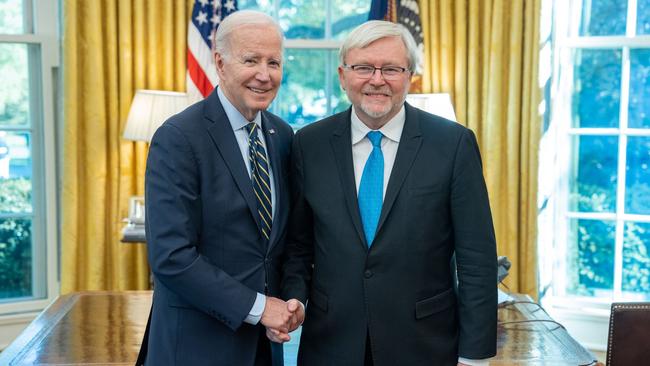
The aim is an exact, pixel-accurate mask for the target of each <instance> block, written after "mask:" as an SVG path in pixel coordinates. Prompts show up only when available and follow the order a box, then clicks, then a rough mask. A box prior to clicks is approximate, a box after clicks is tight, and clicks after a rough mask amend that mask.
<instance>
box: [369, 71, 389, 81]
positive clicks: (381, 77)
mask: <svg viewBox="0 0 650 366" xmlns="http://www.w3.org/2000/svg"><path fill="white" fill-rule="evenodd" d="M369 82H370V84H372V85H382V84H385V83H386V80H385V79H384V75H383V74H382V73H381V69H375V72H373V73H372V75H371V76H370V80H369Z"/></svg>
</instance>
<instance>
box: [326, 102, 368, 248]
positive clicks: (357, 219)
mask: <svg viewBox="0 0 650 366" xmlns="http://www.w3.org/2000/svg"><path fill="white" fill-rule="evenodd" d="M351 111H352V109H348V112H347V113H343V114H341V117H340V118H339V120H338V121H337V123H338V126H337V128H336V129H335V130H334V134H333V135H332V137H331V140H330V142H331V144H332V150H333V152H334V158H335V159H334V160H335V161H336V166H337V168H338V172H339V178H340V179H341V186H342V187H343V195H344V196H345V201H346V203H347V206H348V211H350V217H351V218H352V223H353V225H354V228H355V229H356V231H357V235H359V240H361V243H362V244H363V245H364V247H365V248H367V247H368V246H367V243H366V236H365V234H364V233H363V226H362V225H361V216H360V214H359V203H358V200H357V185H356V183H355V181H354V163H353V162H352V135H351V132H350V113H351Z"/></svg>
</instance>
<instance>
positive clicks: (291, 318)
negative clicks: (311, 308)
mask: <svg viewBox="0 0 650 366" xmlns="http://www.w3.org/2000/svg"><path fill="white" fill-rule="evenodd" d="M266 303H267V307H265V308H264V313H262V319H261V320H260V322H261V323H262V324H263V325H264V326H266V336H267V337H268V339H270V340H271V341H272V342H276V343H284V342H288V341H289V340H291V336H289V332H293V331H294V330H296V328H298V327H299V326H300V325H301V324H302V322H303V321H304V320H305V307H304V306H303V305H302V304H301V303H300V301H298V300H296V299H291V300H289V301H287V302H286V303H285V302H283V301H282V300H280V299H277V298H274V297H267V299H266ZM269 304H271V307H270V308H269V307H268V306H269ZM279 304H284V307H285V308H284V310H285V311H286V313H285V312H284V311H282V309H278V308H277V307H278V306H279ZM267 308H268V309H269V312H268V315H269V318H271V319H280V320H283V319H287V321H286V322H284V324H281V325H280V326H279V327H278V326H272V325H270V324H271V323H273V321H267V322H265V319H264V317H265V315H267ZM274 314H279V315H277V316H272V315H274ZM286 314H288V317H286ZM267 323H269V324H267ZM276 324H277V323H276Z"/></svg>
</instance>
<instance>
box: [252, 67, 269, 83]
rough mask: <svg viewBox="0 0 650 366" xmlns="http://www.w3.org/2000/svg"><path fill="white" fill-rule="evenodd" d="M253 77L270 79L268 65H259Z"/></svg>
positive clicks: (262, 79)
mask: <svg viewBox="0 0 650 366" xmlns="http://www.w3.org/2000/svg"><path fill="white" fill-rule="evenodd" d="M255 78H256V79H257V80H259V81H269V80H271V72H270V70H269V67H268V66H267V65H264V64H262V65H260V66H259V67H258V70H257V73H256V74H255Z"/></svg>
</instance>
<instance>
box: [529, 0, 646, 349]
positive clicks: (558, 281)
mask: <svg viewBox="0 0 650 366" xmlns="http://www.w3.org/2000/svg"><path fill="white" fill-rule="evenodd" d="M570 3H571V4H572V5H574V6H570V5H569V2H567V3H564V1H555V4H554V6H555V7H558V6H566V7H567V8H569V9H571V11H567V12H558V11H555V10H554V12H553V13H554V20H555V25H556V27H554V28H555V30H556V31H555V34H554V39H553V43H554V44H555V45H554V53H555V56H554V57H553V63H552V69H553V75H562V79H561V80H558V79H556V78H554V79H553V81H552V84H551V97H550V103H551V104H552V106H553V108H551V111H552V112H551V118H550V120H551V123H550V126H549V129H548V130H547V132H546V134H545V135H544V136H543V137H542V140H541V143H540V206H542V204H541V202H543V201H545V203H544V204H543V205H544V206H545V208H544V209H542V210H540V216H539V220H538V223H539V236H538V243H539V253H540V254H539V258H540V267H539V268H540V278H541V279H542V281H541V285H542V286H544V285H545V282H546V283H548V281H551V282H552V287H553V288H554V289H555V291H557V292H555V293H551V294H547V295H546V296H544V297H543V298H542V303H543V305H544V307H545V308H547V309H548V310H549V313H551V315H552V316H553V317H554V318H556V319H557V320H559V321H560V322H561V323H562V324H564V325H565V326H566V327H567V329H569V331H570V332H571V333H572V334H573V335H574V336H575V337H576V338H578V340H579V341H580V342H581V343H583V344H584V345H586V346H587V347H589V348H591V349H594V350H600V351H603V350H605V349H606V345H607V329H608V319H609V309H610V305H611V302H614V301H623V300H630V299H626V298H625V296H624V295H623V293H622V290H621V287H622V272H623V271H622V269H623V239H624V229H625V222H626V221H635V222H644V223H650V215H632V214H626V213H625V212H624V209H625V189H626V186H625V179H626V170H625V168H626V164H625V162H626V153H627V140H628V137H629V136H648V137H650V128H645V129H642V128H629V127H628V98H629V88H630V49H636V48H650V35H643V36H637V35H636V10H637V1H636V0H628V7H627V18H626V19H627V25H626V35H625V36H597V37H596V36H593V37H577V36H575V35H577V34H578V31H579V30H578V27H579V25H580V22H579V21H575V20H576V19H580V16H581V14H580V10H581V9H580V6H579V4H580V1H579V0H578V1H571V2H570ZM576 4H578V6H575V5H576ZM575 49H620V50H621V51H622V52H621V55H622V56H621V62H622V64H621V85H620V87H621V94H620V109H619V127H618V128H573V127H571V114H570V113H571V104H570V103H571V97H572V96H571V89H572V88H571V84H572V80H573V76H572V75H571V73H572V67H568V66H567V65H571V64H572V52H573V50H575ZM560 70H562V73H560ZM581 135H592V136H593V135H608V136H616V137H617V138H618V158H617V161H618V168H617V176H618V179H617V186H616V212H614V213H591V212H574V211H567V209H568V207H569V204H568V197H569V174H568V172H569V171H570V169H569V165H570V164H571V163H572V162H570V161H568V160H569V159H567V157H569V156H572V153H571V148H572V142H571V139H572V138H574V137H576V136H581ZM569 219H598V220H610V221H612V222H615V224H616V231H615V262H614V279H613V281H614V289H613V295H612V296H611V297H610V298H602V297H601V298H597V297H588V296H575V295H568V294H566V293H563V291H564V290H565V289H566V284H565V283H566V277H565V276H564V274H565V273H566V261H565V260H564V259H565V258H567V255H566V254H567V252H568V250H567V248H568V243H567V240H568V233H569V231H568V227H567V225H568V220H569ZM551 253H552V255H551ZM549 255H551V257H549ZM549 271H550V272H552V273H551V274H550V277H549V273H548V272H549Z"/></svg>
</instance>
